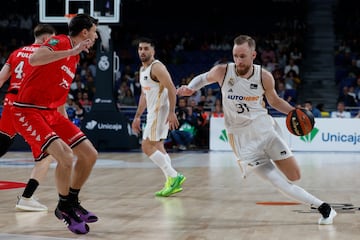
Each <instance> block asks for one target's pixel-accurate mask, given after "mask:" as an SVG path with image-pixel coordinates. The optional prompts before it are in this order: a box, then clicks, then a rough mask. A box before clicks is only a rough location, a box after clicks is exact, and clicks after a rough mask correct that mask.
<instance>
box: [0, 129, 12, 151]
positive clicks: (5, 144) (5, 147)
mask: <svg viewBox="0 0 360 240" xmlns="http://www.w3.org/2000/svg"><path fill="white" fill-rule="evenodd" d="M13 142H14V138H11V137H9V136H8V135H5V134H1V133H0V157H2V156H4V154H5V153H7V152H8V151H9V149H10V146H11V145H12V144H13Z"/></svg>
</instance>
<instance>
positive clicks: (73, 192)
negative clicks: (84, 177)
mask: <svg viewBox="0 0 360 240" xmlns="http://www.w3.org/2000/svg"><path fill="white" fill-rule="evenodd" d="M79 192H80V189H74V188H70V189H69V202H71V203H78V202H79Z"/></svg>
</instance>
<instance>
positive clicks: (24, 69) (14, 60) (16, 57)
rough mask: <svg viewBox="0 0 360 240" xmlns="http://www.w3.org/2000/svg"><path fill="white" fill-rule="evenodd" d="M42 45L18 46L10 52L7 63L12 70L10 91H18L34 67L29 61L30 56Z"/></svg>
mask: <svg viewBox="0 0 360 240" xmlns="http://www.w3.org/2000/svg"><path fill="white" fill-rule="evenodd" d="M40 46H41V45H40V44H35V43H34V44H32V45H29V46H24V47H21V48H18V49H16V50H15V51H13V52H12V53H11V54H10V56H9V58H8V59H7V61H6V63H5V64H7V65H9V67H10V71H11V77H10V85H9V88H8V91H9V92H14V91H17V90H18V89H19V88H20V84H21V82H22V80H23V79H24V78H25V76H27V75H28V74H29V72H30V71H31V68H32V67H31V66H30V65H29V63H28V62H29V57H30V55H31V54H32V53H33V52H34V51H35V50H36V49H38V48H39V47H40Z"/></svg>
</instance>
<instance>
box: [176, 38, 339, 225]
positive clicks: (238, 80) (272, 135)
mask: <svg viewBox="0 0 360 240" xmlns="http://www.w3.org/2000/svg"><path fill="white" fill-rule="evenodd" d="M255 49H256V43H255V41H254V39H252V38H251V37H250V36H247V35H240V36H238V37H236V38H235V39H234V46H233V51H232V53H233V60H234V63H228V64H219V65H216V66H214V67H213V68H212V69H211V70H210V71H208V72H206V73H203V74H200V75H198V76H195V77H194V78H193V79H192V80H191V82H190V83H189V85H187V86H181V87H180V88H179V89H178V90H177V94H178V95H181V96H190V95H192V94H193V93H194V92H195V91H197V90H199V89H200V88H202V87H204V86H206V85H208V84H211V83H215V82H217V83H218V84H219V86H220V87H221V93H222V101H223V111H224V119H225V127H226V129H227V133H228V135H229V142H230V145H231V148H232V150H233V152H234V154H235V156H236V158H237V159H238V162H239V166H240V168H241V169H242V171H243V175H244V177H246V174H247V173H246V172H247V170H252V171H253V172H254V173H255V174H257V175H258V176H259V177H261V178H262V179H264V180H267V181H269V182H270V183H271V184H272V185H273V186H274V187H275V188H276V189H278V190H279V191H280V192H281V193H283V194H284V195H286V196H288V197H291V198H292V199H295V200H296V201H298V202H301V203H304V204H308V205H310V206H313V207H316V208H317V209H318V210H319V212H320V213H321V215H322V216H321V218H320V219H319V221H318V224H324V225H325V224H332V223H333V218H334V217H335V216H336V211H335V210H334V209H333V208H332V207H331V206H330V205H329V204H328V203H326V202H324V201H322V200H320V199H318V198H317V197H315V196H313V195H311V194H310V193H308V192H306V191H305V190H304V189H302V188H301V187H299V186H297V185H295V184H293V183H292V181H296V180H299V179H300V169H299V166H298V165H297V162H296V159H295V157H294V155H293V153H292V152H291V150H290V149H289V147H288V145H287V144H286V142H285V141H284V140H283V138H282V136H281V132H280V131H279V128H278V127H277V126H276V123H275V121H274V119H273V118H272V117H271V116H270V115H269V114H268V113H267V110H266V109H265V108H264V107H263V97H264V96H265V97H266V100H267V102H268V103H269V104H270V105H271V106H272V107H273V108H275V109H276V110H278V111H280V112H282V113H284V114H287V113H288V112H290V111H291V110H293V109H294V107H293V106H291V105H290V104H288V103H287V102H286V101H284V100H283V99H281V98H280V97H278V95H277V94H276V91H275V81H274V78H273V76H272V75H271V73H270V72H268V71H267V70H265V69H262V68H261V66H260V65H256V64H254V63H253V61H254V59H255V57H256V50H255ZM278 170H280V171H281V172H279V171H278ZM282 173H283V174H282ZM283 175H285V176H286V178H287V179H286V178H284V177H283Z"/></svg>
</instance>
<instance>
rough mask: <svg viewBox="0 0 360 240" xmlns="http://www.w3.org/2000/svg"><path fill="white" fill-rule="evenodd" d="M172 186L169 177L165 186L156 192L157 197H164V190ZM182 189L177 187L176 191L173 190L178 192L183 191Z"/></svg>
mask: <svg viewBox="0 0 360 240" xmlns="http://www.w3.org/2000/svg"><path fill="white" fill-rule="evenodd" d="M169 186H170V178H167V180H166V182H165V184H164V187H163V188H162V189H161V190H160V191H157V192H156V193H155V196H157V197H164V196H163V191H165V190H166V189H167V188H168V187H169ZM181 191H182V187H178V188H176V189H175V190H174V191H173V194H174V193H177V192H181Z"/></svg>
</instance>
